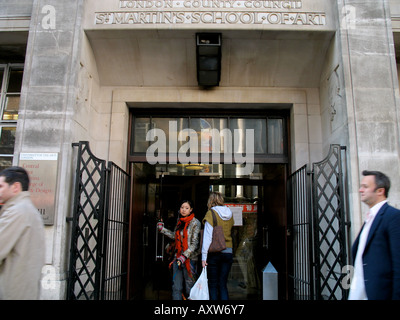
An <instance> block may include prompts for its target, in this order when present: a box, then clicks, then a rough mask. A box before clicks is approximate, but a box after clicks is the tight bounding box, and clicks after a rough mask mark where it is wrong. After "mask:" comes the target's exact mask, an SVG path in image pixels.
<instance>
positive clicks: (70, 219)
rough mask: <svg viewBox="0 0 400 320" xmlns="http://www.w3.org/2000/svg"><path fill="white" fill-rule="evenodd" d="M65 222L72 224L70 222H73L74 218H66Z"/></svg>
mask: <svg viewBox="0 0 400 320" xmlns="http://www.w3.org/2000/svg"><path fill="white" fill-rule="evenodd" d="M65 220H66V221H67V222H72V221H74V218H73V217H66V218H65Z"/></svg>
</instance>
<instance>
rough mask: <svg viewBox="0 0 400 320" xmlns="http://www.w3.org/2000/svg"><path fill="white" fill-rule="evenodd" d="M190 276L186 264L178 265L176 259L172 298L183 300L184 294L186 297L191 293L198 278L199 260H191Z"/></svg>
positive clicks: (173, 271)
mask: <svg viewBox="0 0 400 320" xmlns="http://www.w3.org/2000/svg"><path fill="white" fill-rule="evenodd" d="M190 267H191V268H190V270H191V273H192V275H191V276H190V275H189V273H188V271H187V269H186V267H185V266H180V267H178V264H177V263H176V261H175V262H174V263H173V265H172V273H173V275H172V299H173V300H182V294H185V296H186V297H189V295H190V289H192V287H193V285H194V283H195V282H196V278H197V260H190Z"/></svg>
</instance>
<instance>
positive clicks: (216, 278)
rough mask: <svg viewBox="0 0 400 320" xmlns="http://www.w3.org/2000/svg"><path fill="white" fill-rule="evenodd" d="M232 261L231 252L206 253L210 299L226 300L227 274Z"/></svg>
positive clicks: (227, 297) (227, 296)
mask: <svg viewBox="0 0 400 320" xmlns="http://www.w3.org/2000/svg"><path fill="white" fill-rule="evenodd" d="M232 263H233V254H232V253H221V252H218V253H209V254H208V255H207V278H208V291H209V294H210V300H228V299H229V295H228V287H227V282H228V275H229V272H230V270H231V266H232Z"/></svg>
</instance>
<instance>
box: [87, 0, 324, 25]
mask: <svg viewBox="0 0 400 320" xmlns="http://www.w3.org/2000/svg"><path fill="white" fill-rule="evenodd" d="M303 1H304V0H303ZM303 1H235V0H198V1H195V0H184V1H175V0H167V1H133V0H118V2H117V8H116V9H117V10H115V11H104V12H96V13H95V21H94V23H95V24H96V25H107V24H108V25H126V24H132V25H138V24H139V25H143V24H203V25H207V24H208V25H209V24H216V25H221V24H226V25H233V24H242V25H307V26H324V25H326V13H325V12H308V11H306V10H304V8H303V7H304V6H303Z"/></svg>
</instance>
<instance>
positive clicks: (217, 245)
mask: <svg viewBox="0 0 400 320" xmlns="http://www.w3.org/2000/svg"><path fill="white" fill-rule="evenodd" d="M211 213H212V215H213V234H212V241H211V244H210V248H209V249H208V252H220V251H222V250H225V249H226V243H225V236H224V229H223V228H222V226H219V225H218V221H217V218H216V216H215V212H214V210H212V209H211ZM202 246H203V230H201V240H200V248H202Z"/></svg>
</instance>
